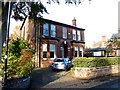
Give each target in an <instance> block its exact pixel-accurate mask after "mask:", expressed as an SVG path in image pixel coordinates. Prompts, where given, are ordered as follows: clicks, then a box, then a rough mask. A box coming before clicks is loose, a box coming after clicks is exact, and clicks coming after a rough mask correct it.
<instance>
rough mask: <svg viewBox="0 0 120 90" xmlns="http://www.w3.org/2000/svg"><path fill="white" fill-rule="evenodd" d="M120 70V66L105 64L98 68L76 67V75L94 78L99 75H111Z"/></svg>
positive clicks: (77, 76)
mask: <svg viewBox="0 0 120 90" xmlns="http://www.w3.org/2000/svg"><path fill="white" fill-rule="evenodd" d="M119 72H120V66H103V67H97V68H80V67H75V70H74V75H75V77H76V78H80V79H92V78H96V77H99V76H104V75H110V74H114V73H119Z"/></svg>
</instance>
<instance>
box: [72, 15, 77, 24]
mask: <svg viewBox="0 0 120 90" xmlns="http://www.w3.org/2000/svg"><path fill="white" fill-rule="evenodd" d="M72 25H73V26H76V19H75V17H74V19H73V20H72Z"/></svg>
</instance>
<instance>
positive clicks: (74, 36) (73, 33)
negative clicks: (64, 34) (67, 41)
mask: <svg viewBox="0 0 120 90" xmlns="http://www.w3.org/2000/svg"><path fill="white" fill-rule="evenodd" d="M72 36H73V40H76V30H74V29H73V30H72Z"/></svg>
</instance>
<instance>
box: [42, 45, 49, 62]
mask: <svg viewBox="0 0 120 90" xmlns="http://www.w3.org/2000/svg"><path fill="white" fill-rule="evenodd" d="M47 51H48V50H47V44H42V58H43V52H46V58H43V60H47Z"/></svg>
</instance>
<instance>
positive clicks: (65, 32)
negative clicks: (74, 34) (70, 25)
mask: <svg viewBox="0 0 120 90" xmlns="http://www.w3.org/2000/svg"><path fill="white" fill-rule="evenodd" d="M62 37H63V38H64V39H67V28H66V27H62Z"/></svg>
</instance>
